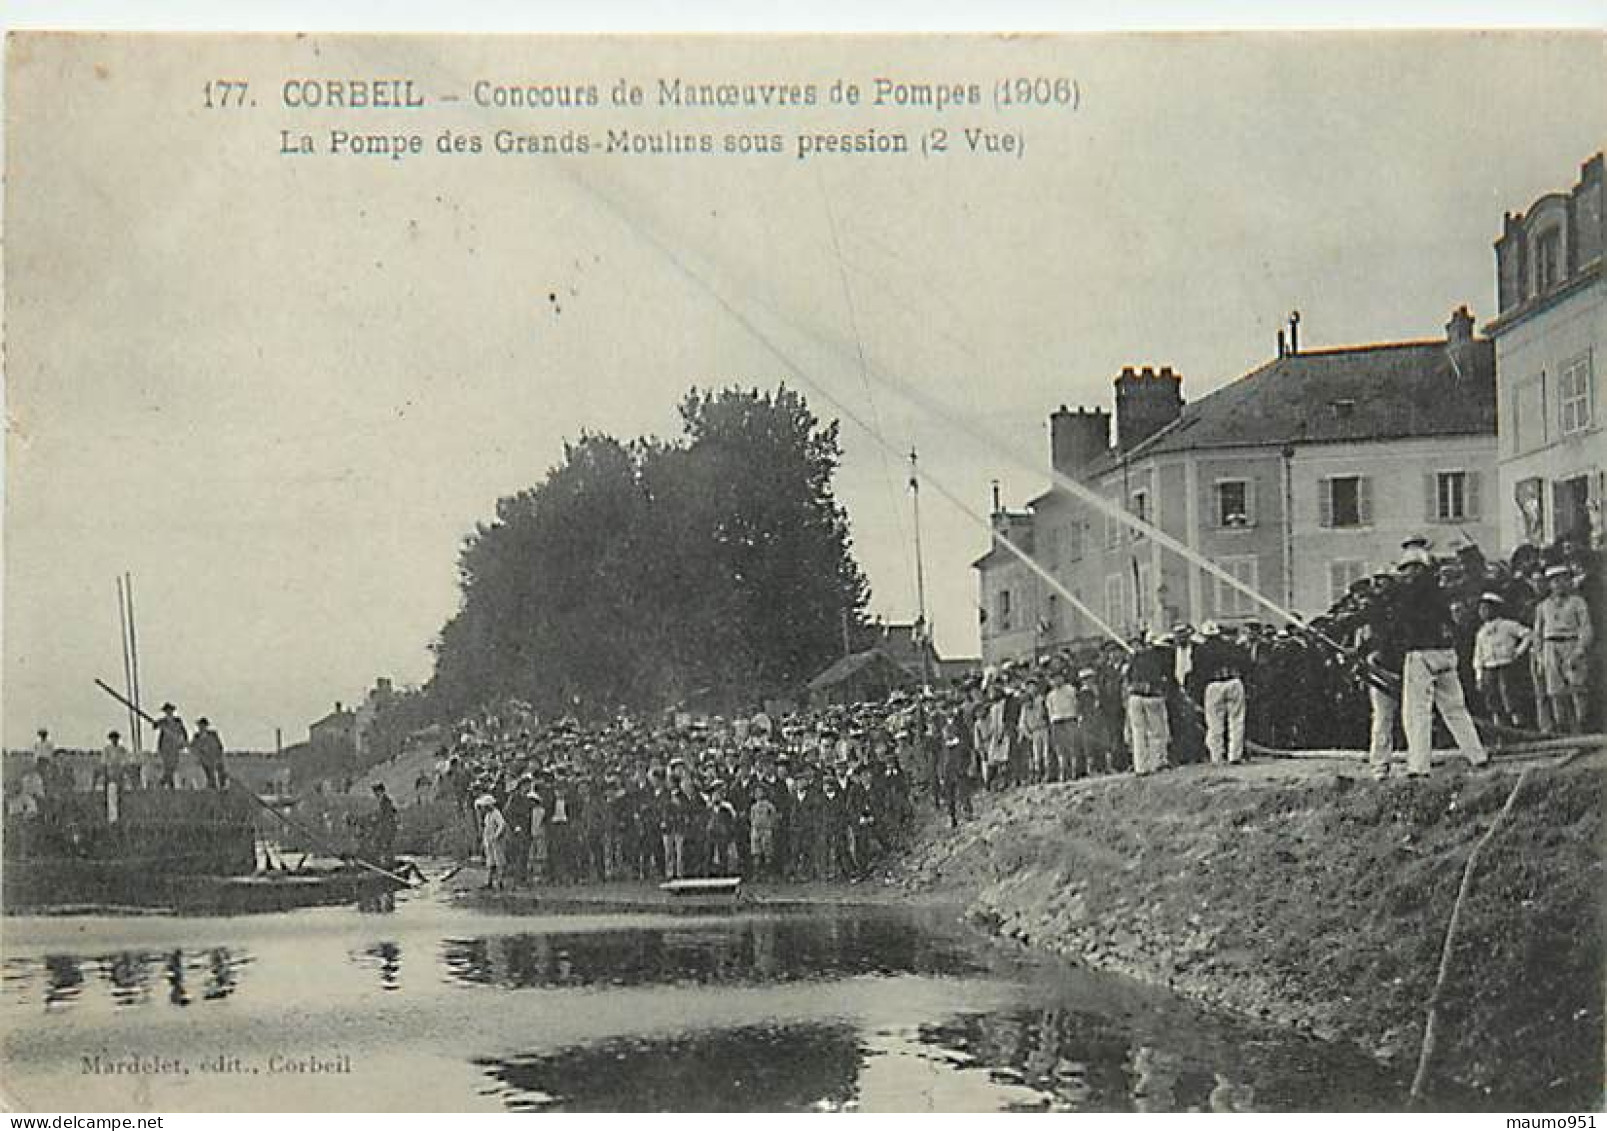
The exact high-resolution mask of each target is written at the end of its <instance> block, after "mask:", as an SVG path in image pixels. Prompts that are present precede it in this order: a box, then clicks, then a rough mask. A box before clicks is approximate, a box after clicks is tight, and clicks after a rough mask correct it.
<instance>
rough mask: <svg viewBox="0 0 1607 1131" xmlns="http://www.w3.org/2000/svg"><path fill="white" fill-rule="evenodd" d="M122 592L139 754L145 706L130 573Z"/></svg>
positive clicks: (135, 749) (125, 578)
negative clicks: (125, 612)
mask: <svg viewBox="0 0 1607 1131" xmlns="http://www.w3.org/2000/svg"><path fill="white" fill-rule="evenodd" d="M123 592H124V593H125V594H126V595H127V597H128V653H129V657H130V658H131V660H132V661H133V663H132V669H133V677H134V679H133V690H134V696H133V698H134V753H136V754H139V753H142V752H143V751H144V744H145V736H144V721H143V720H144V716H145V706H144V701H143V700H142V699H141V697H140V681H139V630H138V629H136V628H135V627H134V626H135V624H136V623H137V622H136V621H135V620H134V575H133V574H132V573H124V574H123Z"/></svg>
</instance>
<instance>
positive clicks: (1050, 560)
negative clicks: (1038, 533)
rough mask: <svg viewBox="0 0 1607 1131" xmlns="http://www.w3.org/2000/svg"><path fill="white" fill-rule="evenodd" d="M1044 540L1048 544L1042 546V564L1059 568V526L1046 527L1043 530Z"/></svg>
mask: <svg viewBox="0 0 1607 1131" xmlns="http://www.w3.org/2000/svg"><path fill="white" fill-rule="evenodd" d="M1044 540H1045V541H1046V542H1048V545H1047V546H1045V547H1044V551H1045V553H1044V560H1043V563H1042V564H1043V565H1044V566H1046V567H1047V568H1049V569H1051V570H1054V569H1058V568H1060V527H1058V526H1050V527H1048V528H1047V529H1046V530H1045V531H1044Z"/></svg>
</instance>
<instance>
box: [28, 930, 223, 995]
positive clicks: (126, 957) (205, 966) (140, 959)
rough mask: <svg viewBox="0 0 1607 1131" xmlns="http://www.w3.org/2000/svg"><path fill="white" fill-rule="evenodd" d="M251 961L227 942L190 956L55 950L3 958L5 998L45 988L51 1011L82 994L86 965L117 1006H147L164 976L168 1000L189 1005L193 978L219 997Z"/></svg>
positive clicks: (176, 952) (180, 952) (206, 991)
mask: <svg viewBox="0 0 1607 1131" xmlns="http://www.w3.org/2000/svg"><path fill="white" fill-rule="evenodd" d="M251 961H252V958H251V956H250V955H248V954H245V953H243V952H238V951H235V950H232V949H231V948H229V947H226V946H216V947H211V948H209V949H208V950H206V951H203V952H197V953H195V954H193V955H191V956H188V957H187V956H186V955H185V952H184V951H183V950H173V951H167V952H162V953H155V952H151V951H139V950H122V951H118V952H116V953H114V954H106V955H101V956H99V957H82V958H81V957H79V956H77V955H63V954H51V955H45V956H44V957H43V958H40V959H28V958H11V959H7V960H6V963H5V989H6V997H7V998H8V999H14V1000H16V1001H18V1002H27V1001H29V1000H31V999H32V998H33V996H34V994H35V992H37V991H41V990H42V992H40V993H39V999H40V1000H41V1001H42V1002H43V1004H44V1006H45V1008H46V1009H47V1010H49V1009H52V1008H56V1007H62V1006H66V1005H67V1004H69V1003H72V1002H76V1001H78V1000H79V999H80V994H81V992H82V989H83V986H84V984H85V977H84V973H83V968H84V966H86V965H87V966H88V967H89V968H90V969H91V970H93V971H94V972H95V973H96V974H97V975H98V976H99V978H100V980H101V981H102V982H104V983H105V985H106V989H107V993H108V994H109V996H110V997H111V1000H112V1004H113V1005H116V1006H123V1007H128V1006H142V1005H149V1004H150V1003H151V1001H152V997H151V989H152V985H153V983H154V982H155V980H156V979H157V978H158V977H160V978H162V979H163V980H165V981H166V982H167V986H168V992H167V995H166V1001H167V1002H168V1003H169V1004H170V1005H176V1006H187V1005H189V1004H190V1003H191V1001H192V1000H193V998H192V996H191V993H190V989H189V985H190V982H191V980H192V979H194V978H195V977H197V976H199V977H201V978H202V988H201V996H202V998H204V999H205V1000H207V1001H220V1000H222V999H224V998H227V997H229V996H230V995H231V994H233V993H234V992H235V990H236V989H237V988H238V986H239V984H240V973H241V970H242V968H243V967H245V966H246V965H248V964H249V963H250V962H251Z"/></svg>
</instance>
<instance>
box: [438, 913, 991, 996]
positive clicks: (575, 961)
mask: <svg viewBox="0 0 1607 1131" xmlns="http://www.w3.org/2000/svg"><path fill="white" fill-rule="evenodd" d="M442 960H443V962H444V964H445V966H446V971H447V974H448V976H449V977H451V978H453V979H454V980H457V981H461V982H468V983H473V984H477V985H492V986H502V987H507V988H512V989H524V988H528V987H535V986H539V987H544V988H556V987H563V986H583V985H585V986H589V985H599V984H600V985H610V986H643V985H693V986H701V985H753V984H761V983H776V982H790V981H797V980H816V981H822V980H830V979H838V978H851V977H856V976H861V975H867V974H882V975H894V974H922V975H929V976H960V975H967V974H978V973H981V972H982V971H983V969H984V967H983V965H982V964H981V963H980V962H979V961H978V959H977V957H976V956H975V955H974V954H973V953H971V952H970V951H969V950H968V949H967V948H965V947H964V946H963V945H961V944H960V943H959V942H958V941H957V940H954V939H951V938H944V937H941V936H936V935H934V934H932V933H931V932H930V931H928V930H923V929H922V928H921V926H920V925H919V924H918V923H917V922H915V921H913V920H908V919H899V918H896V917H892V916H881V917H870V916H865V917H860V918H847V917H843V916H835V915H833V916H825V917H821V918H808V919H805V918H795V917H786V918H755V919H743V920H733V921H731V922H728V923H721V924H717V925H713V926H699V927H685V928H674V927H669V928H665V927H655V928H634V929H625V930H619V931H608V932H605V933H585V934H569V933H557V932H554V933H541V934H522V935H503V936H499V937H496V938H491V939H447V940H445V941H444V942H443V944H442Z"/></svg>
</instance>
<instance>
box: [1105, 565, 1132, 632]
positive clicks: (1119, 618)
mask: <svg viewBox="0 0 1607 1131" xmlns="http://www.w3.org/2000/svg"><path fill="white" fill-rule="evenodd" d="M1126 590H1127V587H1126V586H1125V585H1123V584H1122V575H1121V574H1119V573H1117V574H1112V575H1111V576H1109V577H1107V578H1105V619H1106V620H1108V621H1109V622H1110V624H1111V627H1112V628H1126V627H1127V625H1128V620H1127V602H1126V601H1125V600H1123V597H1124V596H1125V594H1126Z"/></svg>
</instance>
